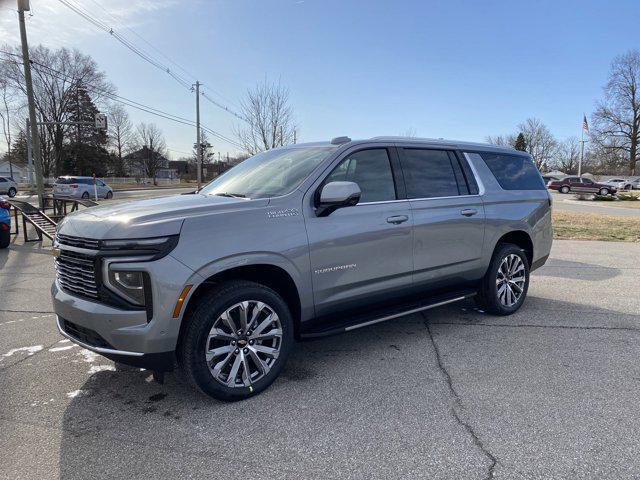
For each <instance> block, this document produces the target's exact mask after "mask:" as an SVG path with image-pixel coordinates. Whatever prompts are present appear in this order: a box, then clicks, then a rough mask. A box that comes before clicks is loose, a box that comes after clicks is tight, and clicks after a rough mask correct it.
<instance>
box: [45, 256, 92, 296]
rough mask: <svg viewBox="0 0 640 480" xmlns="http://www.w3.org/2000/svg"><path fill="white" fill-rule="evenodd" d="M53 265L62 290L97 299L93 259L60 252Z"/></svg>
mask: <svg viewBox="0 0 640 480" xmlns="http://www.w3.org/2000/svg"><path fill="white" fill-rule="evenodd" d="M55 265H56V278H57V280H58V283H59V284H60V288H62V290H65V291H66V292H68V293H72V294H75V295H80V296H82V297H88V298H91V299H97V298H98V287H97V284H96V272H95V267H94V257H91V256H88V255H83V254H81V253H77V252H72V251H70V250H61V251H60V255H59V256H58V257H57V258H56V260H55Z"/></svg>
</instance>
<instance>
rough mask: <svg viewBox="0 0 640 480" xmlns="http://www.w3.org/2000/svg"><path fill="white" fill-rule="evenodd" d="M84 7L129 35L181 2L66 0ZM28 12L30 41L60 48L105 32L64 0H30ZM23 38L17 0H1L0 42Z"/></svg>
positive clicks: (99, 19) (174, 0) (11, 42)
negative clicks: (160, 12) (68, 5)
mask: <svg viewBox="0 0 640 480" xmlns="http://www.w3.org/2000/svg"><path fill="white" fill-rule="evenodd" d="M66 1H67V2H69V3H71V4H72V5H74V6H76V7H79V8H81V9H82V10H84V11H85V12H87V13H88V14H89V15H91V16H92V17H93V18H95V19H97V20H98V21H100V22H101V23H103V24H106V25H107V26H109V27H113V28H114V29H115V30H116V31H118V32H119V33H122V34H124V35H125V36H130V35H131V32H128V31H127V28H135V27H139V26H141V25H143V24H145V23H147V22H149V21H151V20H152V18H153V14H154V13H156V12H159V11H162V10H166V9H168V8H171V7H174V6H176V5H178V0H136V1H135V2H133V1H131V0H111V1H109V2H105V3H107V4H106V5H102V1H103V0H89V1H82V2H80V1H79V0H66ZM25 13H26V23H27V34H28V36H29V43H30V44H32V45H36V44H39V43H42V44H43V45H46V46H49V47H52V48H57V47H60V46H63V45H65V46H71V45H77V44H79V43H81V42H80V40H90V39H91V38H93V37H96V36H100V35H105V32H104V30H101V29H100V28H98V27H96V26H95V25H92V24H91V23H90V22H89V21H87V20H86V19H84V18H82V17H81V16H80V15H78V14H77V13H76V12H74V11H73V10H71V9H70V8H68V7H67V6H65V5H64V4H62V3H60V2H57V1H54V0H31V11H30V12H25ZM19 41H20V31H19V28H18V14H17V11H16V8H15V3H11V2H2V3H0V44H5V43H9V44H17V43H19Z"/></svg>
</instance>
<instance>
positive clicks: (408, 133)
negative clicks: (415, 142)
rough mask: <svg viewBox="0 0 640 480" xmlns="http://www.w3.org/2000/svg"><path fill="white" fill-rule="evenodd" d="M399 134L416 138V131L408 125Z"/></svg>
mask: <svg viewBox="0 0 640 480" xmlns="http://www.w3.org/2000/svg"><path fill="white" fill-rule="evenodd" d="M400 136H401V137H409V138H416V137H417V136H418V131H417V130H416V129H415V127H409V128H407V129H406V130H405V131H404V132H402V133H400Z"/></svg>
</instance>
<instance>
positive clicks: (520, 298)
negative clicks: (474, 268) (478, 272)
mask: <svg viewBox="0 0 640 480" xmlns="http://www.w3.org/2000/svg"><path fill="white" fill-rule="evenodd" d="M528 289H529V261H528V259H527V256H526V255H525V252H524V251H523V250H522V248H520V247H518V246H516V245H513V244H511V243H503V244H499V245H498V246H497V247H496V251H495V252H494V254H493V257H492V259H491V263H490V264H489V269H488V270H487V273H486V274H485V276H484V278H483V279H482V284H481V286H480V289H479V291H478V295H477V297H476V300H477V302H478V305H479V306H480V307H481V308H482V309H484V310H485V311H486V312H488V313H491V314H494V315H511V314H512V313H515V312H516V311H517V310H518V309H519V308H520V307H521V306H522V304H523V303H524V300H525V298H526V296H527V290H528Z"/></svg>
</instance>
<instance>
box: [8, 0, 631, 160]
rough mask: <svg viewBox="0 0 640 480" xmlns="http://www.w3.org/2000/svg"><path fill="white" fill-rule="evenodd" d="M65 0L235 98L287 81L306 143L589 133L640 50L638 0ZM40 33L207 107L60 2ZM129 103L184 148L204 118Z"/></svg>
mask: <svg viewBox="0 0 640 480" xmlns="http://www.w3.org/2000/svg"><path fill="white" fill-rule="evenodd" d="M66 1H68V2H70V3H74V4H76V5H80V6H82V8H83V9H84V10H85V11H86V12H88V13H90V15H91V16H92V17H94V18H97V19H99V20H100V21H102V22H104V23H106V24H108V25H109V26H111V27H112V28H114V30H115V31H117V32H118V33H120V34H121V35H123V36H125V37H126V38H127V39H129V41H131V42H132V43H134V44H135V45H137V46H138V47H141V48H143V49H144V50H146V51H147V52H149V53H150V54H152V55H153V56H154V57H155V58H157V59H159V60H160V61H161V62H162V63H164V64H167V65H169V66H170V67H171V68H173V69H174V70H175V71H176V72H177V73H179V74H180V75H182V76H183V77H185V78H187V79H188V81H189V82H195V79H198V80H199V81H200V82H201V83H202V84H203V87H202V90H203V91H204V92H205V93H207V94H208V95H209V96H210V97H211V98H213V99H215V100H216V101H218V102H219V103H221V104H223V105H226V106H227V107H228V108H230V109H232V110H238V104H239V102H240V100H241V99H242V98H243V97H244V96H245V95H246V92H247V90H248V89H250V88H252V87H254V86H255V85H256V83H258V82H261V81H264V79H265V78H266V79H267V80H268V81H274V82H277V81H280V82H281V83H282V84H283V85H285V86H286V87H288V88H289V90H290V93H291V104H292V107H293V110H294V113H295V118H296V122H297V124H298V125H299V130H298V138H299V141H317V140H327V139H330V138H332V137H335V136H341V135H348V136H350V137H351V138H368V137H371V136H376V135H401V134H404V133H405V132H408V131H411V132H412V133H415V134H417V136H423V137H434V138H440V137H442V138H452V139H459V140H467V141H484V140H485V139H486V137H487V136H488V135H498V134H506V133H511V132H514V131H515V130H516V128H517V125H518V123H520V122H522V121H523V120H525V119H526V118H527V117H537V118H539V119H540V120H542V121H543V122H544V123H545V124H546V125H547V126H548V127H549V128H550V129H551V131H552V132H553V133H554V135H556V137H558V138H559V139H563V138H565V137H569V136H579V135H580V129H581V123H582V114H583V112H585V113H586V114H587V116H589V113H590V112H591V111H593V109H594V107H595V103H596V101H597V100H598V99H600V98H601V97H602V87H603V86H604V85H605V83H606V81H607V76H608V71H609V65H610V63H611V61H612V60H613V58H614V57H615V56H616V55H620V54H622V53H624V52H626V51H628V50H630V49H634V48H640V45H639V44H640V35H639V34H638V24H637V22H638V18H640V2H639V1H638V0H610V1H605V0H602V1H590V0H581V1H574V0H561V1H558V0H555V1H547V0H543V1H532V0H529V1H526V2H525V1H516V0H511V1H498V0H483V1H455V0H451V1H429V0H422V1H408V0H407V1H401V0H399V1H374V0H369V1H348V0H344V1H339V0H324V1H320V0H318V1H316V0H191V1H186V0H182V1H181V0H66ZM15 4H16V3H15V0H0V44H7V43H8V44H15V45H18V44H19V30H18V21H17V13H16V11H15V9H16V7H15ZM27 33H28V36H29V43H30V45H32V46H33V45H36V44H39V43H41V44H44V45H46V46H47V47H50V48H52V49H55V48H59V47H68V48H77V49H78V50H80V51H82V52H83V53H86V54H89V55H91V56H92V57H93V58H94V59H95V60H96V61H97V63H98V65H99V68H100V69H101V70H103V71H104V72H106V74H107V76H108V78H109V80H110V81H111V82H112V83H113V84H114V85H115V86H116V87H117V90H118V94H119V95H122V96H124V97H126V98H129V99H132V100H135V101H137V102H140V103H143V104H146V105H151V106H153V107H155V108H158V109H161V110H163V111H166V112H170V113H173V114H175V115H179V116H182V117H187V118H195V96H194V94H193V93H192V92H190V91H189V90H188V89H187V88H185V87H183V86H181V85H180V84H178V83H177V82H176V81H175V80H173V79H172V78H171V77H170V76H169V75H167V74H166V73H165V72H162V71H160V70H158V69H156V68H155V67H153V66H152V65H150V64H148V63H146V62H145V61H144V60H142V59H141V58H139V57H138V56H136V55H135V54H134V53H132V52H131V51H129V50H128V49H126V48H125V47H124V46H123V45H121V44H120V43H118V42H117V41H116V40H115V39H114V38H112V37H111V36H110V35H109V34H108V33H106V32H104V31H103V30H100V29H99V28H97V27H95V26H94V25H92V24H91V23H89V22H88V21H87V20H85V19H83V18H82V17H80V16H79V15H78V14H76V13H75V12H73V11H72V10H70V9H69V8H68V7H66V6H65V5H63V4H62V3H60V2H59V1H58V0H31V15H29V16H28V17H27ZM142 39H144V40H142ZM145 41H146V42H148V43H145ZM149 44H150V45H152V47H151V46H150V45H149ZM169 59H170V60H169ZM176 64H177V65H179V66H180V67H181V68H182V69H184V70H182V69H181V68H180V67H178V66H176ZM185 71H186V72H188V73H186V72H185ZM129 113H130V116H131V119H132V121H134V122H136V123H137V122H140V121H145V122H154V123H156V124H157V125H158V126H159V127H160V128H161V129H162V130H163V132H164V135H165V138H166V142H167V146H168V148H169V149H170V156H171V157H172V158H178V157H181V156H183V155H184V154H185V153H189V152H190V151H191V149H192V145H193V143H194V142H195V128H193V127H190V126H186V125H180V124H176V123H173V122H170V121H168V120H165V119H162V118H158V117H154V116H152V115H149V114H147V113H144V112H140V111H136V110H133V109H129ZM201 115H202V122H203V124H204V125H205V126H207V127H208V128H210V129H213V130H215V131H217V132H220V133H222V134H223V135H225V136H227V137H231V138H233V137H234V134H233V132H234V125H237V124H238V123H239V122H240V121H239V120H238V119H237V118H235V117H234V116H232V115H230V114H229V113H228V112H226V111H224V110H223V109H221V108H218V107H216V106H214V105H212V104H211V103H209V102H207V101H206V100H203V101H202V102H201ZM210 142H211V143H212V144H213V147H214V151H220V152H222V155H225V154H226V152H229V153H230V154H233V153H234V152H235V151H236V150H237V148H236V147H233V146H232V145H230V144H228V143H226V142H223V141H218V140H215V139H210Z"/></svg>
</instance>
